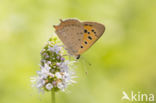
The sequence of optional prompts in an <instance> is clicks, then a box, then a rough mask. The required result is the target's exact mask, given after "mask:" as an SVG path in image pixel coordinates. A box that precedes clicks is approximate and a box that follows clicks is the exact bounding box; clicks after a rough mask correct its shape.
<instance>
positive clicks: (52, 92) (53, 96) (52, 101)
mask: <svg viewBox="0 0 156 103" xmlns="http://www.w3.org/2000/svg"><path fill="white" fill-rule="evenodd" d="M51 103H55V90H54V89H52V90H51Z"/></svg>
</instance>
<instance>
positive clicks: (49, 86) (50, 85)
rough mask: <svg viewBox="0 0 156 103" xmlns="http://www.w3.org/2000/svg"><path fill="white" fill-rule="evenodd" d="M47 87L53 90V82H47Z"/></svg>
mask: <svg viewBox="0 0 156 103" xmlns="http://www.w3.org/2000/svg"><path fill="white" fill-rule="evenodd" d="M45 87H46V89H48V90H51V89H52V88H53V85H52V84H51V83H48V84H46V86H45Z"/></svg>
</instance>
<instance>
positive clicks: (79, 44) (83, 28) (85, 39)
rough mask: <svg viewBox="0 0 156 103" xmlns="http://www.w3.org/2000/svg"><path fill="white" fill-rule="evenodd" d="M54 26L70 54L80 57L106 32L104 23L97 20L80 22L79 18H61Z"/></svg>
mask: <svg viewBox="0 0 156 103" xmlns="http://www.w3.org/2000/svg"><path fill="white" fill-rule="evenodd" d="M60 21H61V23H60V24H59V25H57V26H54V28H55V29H56V31H55V32H56V34H57V35H58V37H59V38H60V39H61V41H62V42H63V43H64V45H65V47H66V49H67V50H68V52H69V54H71V55H74V56H76V57H77V59H79V57H80V55H81V54H82V53H83V52H85V51H86V50H87V49H88V48H90V47H91V46H92V45H93V44H94V43H95V42H96V41H97V40H98V39H99V38H100V37H101V36H102V34H103V33H104V31H105V27H104V25H103V24H100V23H96V22H80V21H79V20H77V19H67V20H64V21H63V20H60Z"/></svg>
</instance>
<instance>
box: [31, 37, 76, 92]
mask: <svg viewBox="0 0 156 103" xmlns="http://www.w3.org/2000/svg"><path fill="white" fill-rule="evenodd" d="M63 50H64V49H63V46H59V45H58V44H57V43H56V41H55V40H54V41H51V39H50V40H49V41H48V43H47V44H46V45H45V47H44V48H43V49H42V51H41V64H40V70H39V71H37V76H36V77H33V78H31V81H32V82H33V86H34V87H36V88H38V89H39V91H43V90H46V91H51V90H52V89H53V90H55V89H56V90H62V91H64V90H65V88H66V87H67V86H68V85H69V84H71V83H73V80H72V76H73V72H72V71H71V70H70V64H72V62H71V61H69V60H67V59H66V58H65V57H63V55H64V54H63V53H64V52H62V51H63Z"/></svg>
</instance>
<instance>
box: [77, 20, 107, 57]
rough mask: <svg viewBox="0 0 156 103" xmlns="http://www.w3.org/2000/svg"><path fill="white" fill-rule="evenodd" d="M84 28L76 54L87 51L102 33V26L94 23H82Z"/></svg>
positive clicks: (103, 28)
mask: <svg viewBox="0 0 156 103" xmlns="http://www.w3.org/2000/svg"><path fill="white" fill-rule="evenodd" d="M82 24H83V28H84V30H83V31H84V34H83V40H82V42H81V47H80V49H79V51H78V54H82V53H83V52H85V51H86V50H88V49H89V48H90V47H91V46H92V45H93V44H94V43H95V42H96V41H97V40H98V39H99V38H100V37H101V35H102V34H103V33H104V31H105V27H104V25H102V24H100V23H96V22H82Z"/></svg>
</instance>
